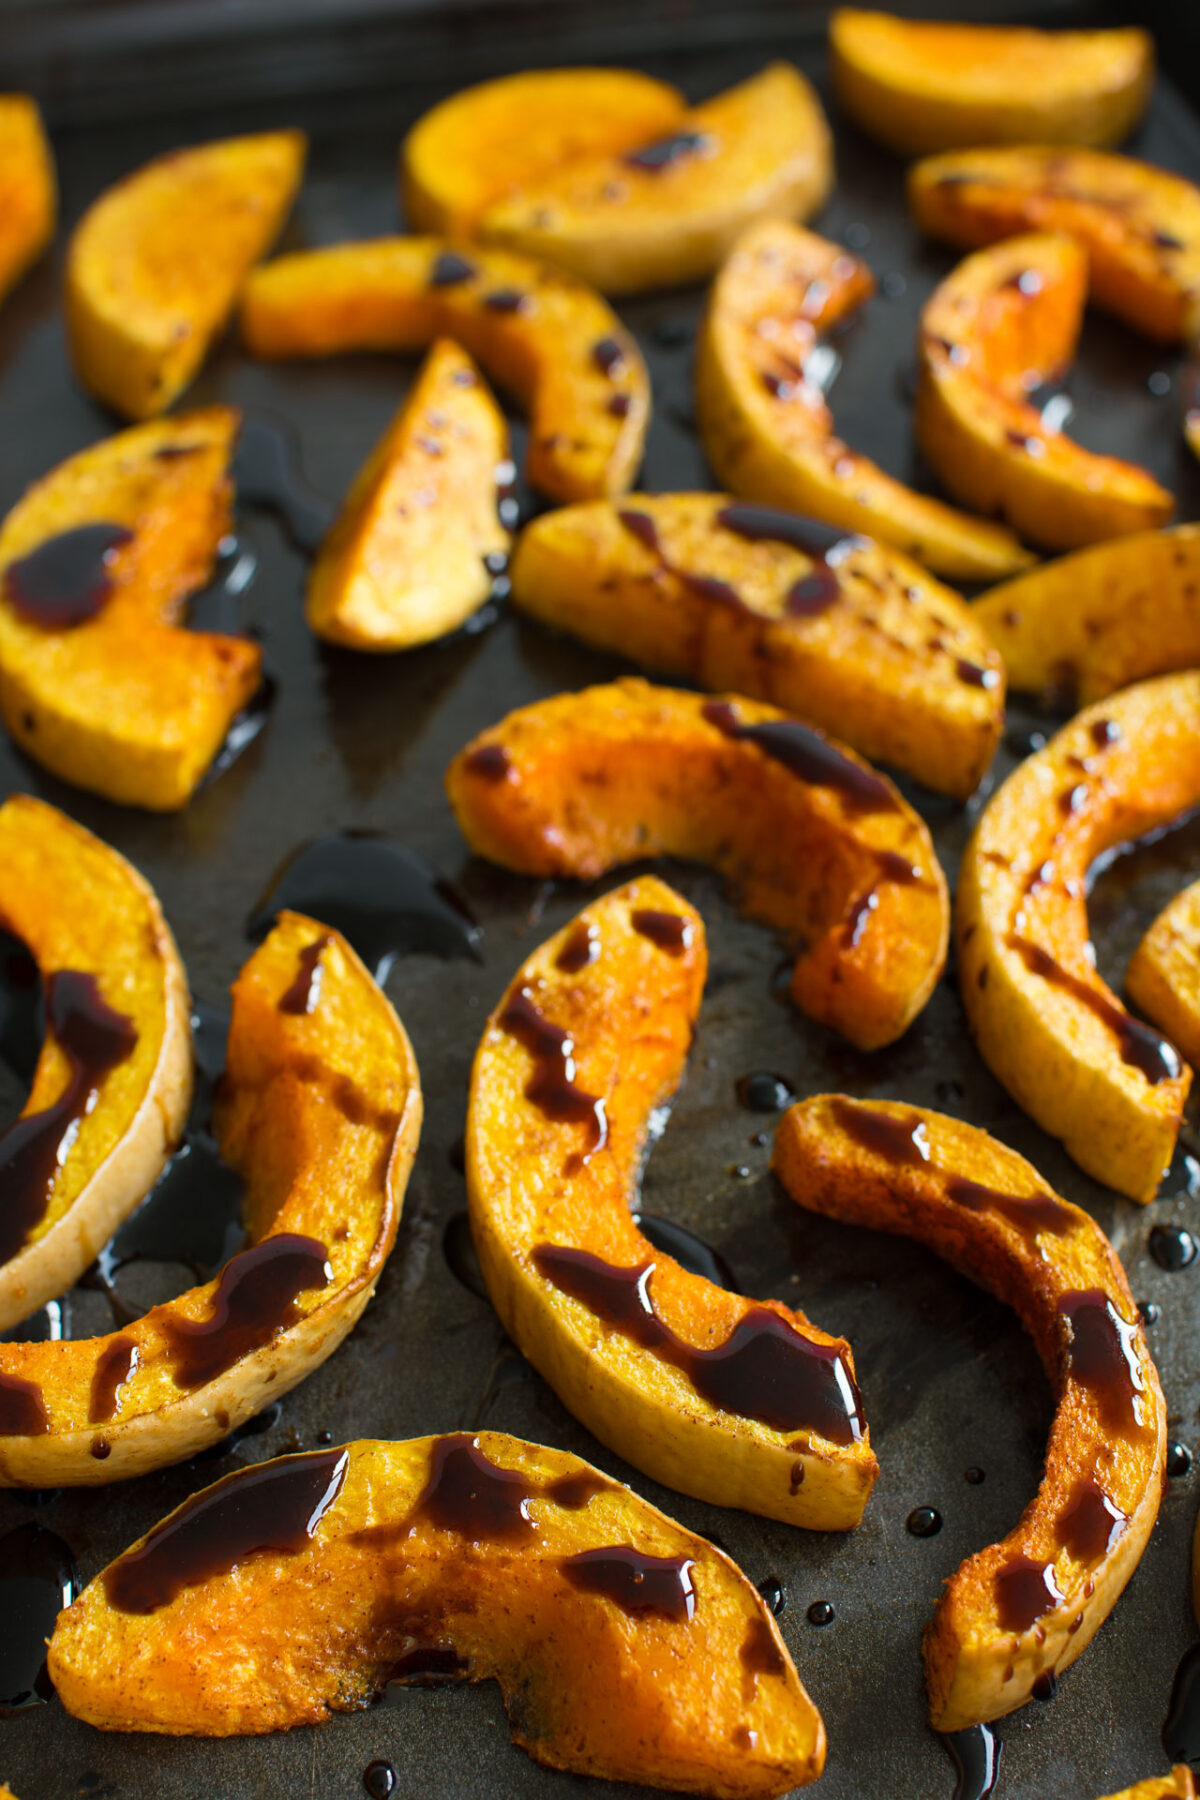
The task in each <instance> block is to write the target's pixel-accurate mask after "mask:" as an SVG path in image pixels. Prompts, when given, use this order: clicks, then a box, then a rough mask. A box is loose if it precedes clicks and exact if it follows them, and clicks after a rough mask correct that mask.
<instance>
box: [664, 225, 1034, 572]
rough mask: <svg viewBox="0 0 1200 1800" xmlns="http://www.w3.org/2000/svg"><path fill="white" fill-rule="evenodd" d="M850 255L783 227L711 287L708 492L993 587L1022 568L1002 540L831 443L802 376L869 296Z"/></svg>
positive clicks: (1008, 536) (705, 341)
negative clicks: (801, 517)
mask: <svg viewBox="0 0 1200 1800" xmlns="http://www.w3.org/2000/svg"><path fill="white" fill-rule="evenodd" d="M874 290H875V279H874V276H873V275H872V274H871V272H870V270H869V269H868V268H867V266H866V264H865V263H863V262H860V261H859V259H858V257H856V256H851V255H850V254H849V252H848V251H845V250H843V249H841V248H840V246H839V245H837V244H832V243H830V242H829V240H828V239H827V238H821V237H817V236H816V235H815V233H813V232H811V231H805V230H803V228H802V227H800V226H798V225H790V224H788V223H787V222H786V221H785V220H781V219H764V220H762V221H760V222H759V223H758V224H755V225H751V226H750V227H749V228H748V229H747V230H746V231H745V232H743V234H742V236H741V237H740V238H739V239H738V241H737V243H736V244H735V245H734V247H733V249H732V250H731V251H730V253H729V256H728V257H727V258H726V260H725V263H724V264H723V266H722V268H721V272H720V274H719V275H718V276H717V279H716V281H715V282H714V283H713V288H712V294H711V296H710V299H709V303H708V311H707V313H706V315H705V319H704V324H703V327H702V329H701V332H700V337H699V340H698V342H697V351H696V419H697V422H698V424H699V426H700V434H701V437H702V438H703V440H704V449H705V453H706V455H707V457H708V460H709V462H710V463H711V464H712V466H713V468H714V469H715V471H716V474H717V477H718V479H719V480H720V481H721V482H723V483H724V485H725V486H726V487H727V488H729V489H730V491H731V492H733V493H735V494H742V495H744V496H745V497H746V498H747V499H748V500H756V501H762V502H764V503H766V504H767V505H770V506H782V507H787V508H789V509H791V510H792V511H794V512H801V513H809V514H811V515H812V516H813V517H814V518H817V519H824V520H826V521H827V522H828V523H829V524H830V525H837V526H840V527H841V528H842V529H843V530H846V531H858V532H864V533H866V534H867V535H868V536H870V537H876V538H881V539H883V541H884V542H885V543H889V544H894V545H896V546H897V548H898V549H900V550H904V551H907V552H908V554H909V555H910V556H914V557H916V558H917V560H918V561H919V562H921V563H924V564H926V565H927V566H928V567H929V568H931V569H937V570H938V571H939V572H940V573H941V574H943V575H953V576H957V577H960V578H962V579H966V580H974V581H979V580H983V581H986V580H995V579H998V578H999V577H1000V576H1001V575H1008V574H1011V573H1012V572H1013V571H1014V570H1016V569H1021V568H1024V567H1025V565H1026V563H1028V562H1029V561H1030V560H1031V559H1030V556H1029V552H1028V551H1027V550H1024V549H1022V547H1021V545H1020V544H1019V543H1018V542H1017V540H1016V538H1015V537H1014V536H1013V534H1012V532H1011V531H1008V530H1007V529H1006V528H1005V527H1004V526H1003V525H997V524H995V523H993V521H991V520H990V519H978V518H971V517H970V516H969V515H968V514H966V513H961V512H958V511H957V510H956V509H955V508H954V507H952V506H947V505H946V504H945V502H944V501H941V500H935V499H933V498H932V497H931V496H930V495H928V494H918V493H917V492H916V491H915V490H914V489H913V488H910V487H905V485H904V483H903V482H901V481H896V480H895V479H894V478H893V477H892V476H891V475H888V474H885V472H884V471H883V470H882V469H880V468H879V467H878V466H877V465H876V464H875V463H873V462H872V461H871V460H870V458H869V457H866V456H860V455H859V454H858V453H857V452H856V451H854V450H851V449H850V448H849V447H848V446H847V445H846V444H844V443H843V442H842V440H841V439H840V438H838V437H836V436H835V435H834V430H833V419H832V416H831V415H830V411H829V408H828V406H827V405H826V404H825V400H824V397H823V395H822V393H821V391H820V389H819V388H818V387H817V386H816V385H815V384H814V383H813V382H811V381H809V380H808V379H806V377H805V373H804V369H805V363H806V359H807V357H808V355H809V352H810V351H811V350H812V348H813V346H814V345H815V344H816V342H817V338H818V336H819V335H820V334H821V333H822V332H825V331H827V330H829V328H830V327H831V326H832V325H834V324H836V323H837V322H838V320H840V319H842V318H844V317H845V316H846V314H847V313H848V312H850V311H852V310H854V309H855V308H856V307H858V306H860V305H861V304H862V302H863V301H864V300H866V299H868V298H869V297H870V295H871V294H872V293H873V292H874Z"/></svg>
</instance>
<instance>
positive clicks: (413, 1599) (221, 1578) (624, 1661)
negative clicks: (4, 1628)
mask: <svg viewBox="0 0 1200 1800" xmlns="http://www.w3.org/2000/svg"><path fill="white" fill-rule="evenodd" d="M49 1667H50V1672H51V1677H52V1679H53V1681H54V1685H55V1687H56V1688H57V1689H58V1692H59V1695H60V1697H61V1699H62V1701H63V1703H64V1705H65V1706H66V1707H67V1709H68V1710H69V1711H70V1712H72V1713H74V1714H75V1716H76V1717H77V1718H82V1719H85V1720H87V1721H88V1723H90V1724H92V1725H97V1726H99V1727H100V1728H101V1730H107V1731H158V1732H172V1733H177V1734H188V1735H201V1736H207V1737H229V1736H233V1735H244V1734H248V1733H251V1732H265V1731H279V1730H283V1729H286V1728H287V1727H289V1726H295V1725H317V1724H321V1723H323V1722H324V1721H325V1720H327V1719H328V1718H329V1715H330V1714H331V1713H333V1712H349V1711H355V1710H357V1709H359V1708H361V1707H364V1706H366V1705H368V1704H369V1703H370V1701H371V1700H372V1698H373V1697H374V1696H375V1695H376V1694H377V1693H378V1692H379V1691H380V1690H381V1689H382V1688H383V1687H384V1686H385V1685H386V1684H387V1683H388V1682H391V1681H398V1682H408V1681H413V1680H420V1679H421V1678H422V1676H425V1677H426V1678H428V1677H429V1676H433V1677H435V1678H436V1677H441V1678H443V1679H445V1678H447V1677H449V1678H453V1679H458V1680H464V1681H486V1680H489V1679H494V1680H496V1681H498V1682H499V1683H500V1689H501V1692H502V1694H503V1695H504V1700H505V1704H506V1706H507V1707H508V1710H509V1715H510V1719H511V1723H512V1733H513V1738H514V1741H515V1742H516V1743H518V1744H519V1745H520V1746H521V1748H522V1749H524V1750H526V1751H528V1753H529V1755H530V1756H532V1757H533V1758H534V1759H535V1761H537V1762H540V1763H544V1764H545V1765H547V1766H548V1767H549V1768H552V1769H565V1770H570V1771H572V1772H573V1773H575V1774H580V1775H598V1776H607V1777H608V1778H609V1779H611V1780H617V1781H635V1782H643V1783H647V1784H650V1785H652V1786H654V1787H656V1788H663V1787H665V1788H670V1789H673V1790H675V1791H678V1792H683V1793H702V1794H706V1795H714V1796H716V1797H717V1800H769V1797H770V1796H774V1795H782V1794H785V1793H787V1792H788V1791H790V1790H791V1789H792V1788H793V1787H795V1786H797V1785H803V1784H805V1783H807V1782H809V1781H813V1780H815V1778H816V1777H817V1776H818V1775H819V1774H820V1772H821V1768H822V1765H823V1763H824V1760H825V1733H824V1729H823V1727H822V1724H821V1718H820V1714H819V1713H818V1712H817V1709H816V1707H815V1706H814V1705H813V1703H812V1701H811V1700H810V1699H809V1697H808V1695H807V1694H806V1693H805V1691H804V1689H803V1687H802V1686H801V1685H800V1679H799V1677H798V1676H797V1674H796V1671H795V1668H794V1666H793V1664H792V1661H791V1658H790V1657H789V1656H788V1653H787V1650H786V1649H785V1647H784V1644H783V1640H782V1639H781V1638H780V1636H779V1631H778V1629H777V1627H776V1625H775V1622H774V1620H773V1619H772V1617H771V1615H770V1613H769V1612H768V1610H767V1608H766V1607H765V1606H764V1604H763V1602H762V1600H761V1598H760V1596H759V1595H758V1594H757V1593H756V1592H755V1590H754V1589H753V1588H752V1587H751V1585H750V1583H749V1582H748V1581H747V1580H746V1578H745V1576H744V1575H743V1574H742V1573H741V1571H740V1570H739V1569H737V1568H736V1567H735V1565H734V1564H733V1563H732V1562H730V1560H729V1558H728V1557H727V1556H725V1555H724V1554H723V1553H722V1552H721V1551H720V1550H717V1549H716V1548H714V1546H713V1545H712V1544H709V1543H706V1542H705V1540H704V1539H703V1538H701V1537H697V1536H696V1535H695V1533H693V1532H690V1531H685V1530H684V1529H683V1527H682V1526H680V1525H676V1524H675V1523H674V1522H673V1521H672V1520H671V1519H668V1518H667V1517H666V1515H665V1514H663V1513H661V1512H659V1511H658V1510H657V1509H656V1508H655V1507H653V1506H651V1505H649V1503H648V1502H647V1501H645V1500H642V1499H640V1498H639V1497H638V1495H636V1494H635V1493H633V1492H632V1491H631V1490H630V1489H629V1488H627V1487H622V1486H621V1485H620V1484H619V1483H618V1482H615V1481H613V1480H611V1479H610V1477H608V1476H607V1475H602V1474H601V1473H600V1472H599V1470H597V1469H593V1468H592V1467H590V1465H589V1464H587V1463H585V1462H581V1461H580V1459H579V1458H578V1457H576V1456H570V1455H568V1454H567V1453H566V1452H565V1451H562V1450H550V1449H546V1448H543V1447H542V1446H541V1445H539V1444H529V1443H523V1442H522V1441H521V1440H520V1439H518V1438H511V1437H505V1436H503V1435H501V1434H500V1433H498V1432H482V1433H480V1435H479V1436H478V1437H471V1436H469V1435H467V1434H466V1433H457V1434H454V1435H451V1436H447V1437H440V1438H438V1437H435V1438H413V1439H410V1440H409V1441H408V1442H407V1443H385V1442H380V1441H378V1440H375V1441H372V1440H369V1439H366V1440H360V1441H359V1442H357V1443H353V1444H349V1445H347V1446H346V1448H345V1449H342V1450H327V1451H321V1452H317V1453H315V1454H310V1455H308V1456H289V1457H278V1458H276V1459H275V1460H274V1461H273V1462H268V1463H260V1464H258V1465H257V1466H255V1467H254V1468H250V1469H244V1470H239V1471H238V1473H237V1474H235V1475H230V1476H226V1478H225V1480H224V1481H220V1482H218V1483H217V1484H216V1485H215V1486H213V1487H210V1488H206V1489H205V1490H204V1492H203V1493H201V1494H198V1495H195V1496H194V1497H193V1498H192V1499H191V1500H188V1501H186V1502H185V1503H184V1505H183V1506H182V1507H180V1508H179V1509H178V1510H177V1511H175V1512H174V1513H172V1514H170V1515H169V1516H168V1517H167V1518H166V1519H164V1520H163V1522H162V1523H161V1524H160V1525H158V1526H156V1527H155V1528H154V1530H153V1531H151V1532H150V1533H149V1534H148V1535H147V1536H146V1537H145V1538H143V1539H142V1540H141V1541H140V1542H139V1543H138V1544H135V1545H134V1546H133V1547H132V1548H131V1549H129V1550H127V1551H126V1552H125V1554H124V1555H123V1556H121V1557H118V1558H117V1560H116V1562H113V1563H110V1564H109V1566H108V1568H107V1569H105V1570H103V1571H102V1572H101V1574H99V1575H98V1576H97V1577H96V1579H95V1580H94V1581H93V1582H92V1583H91V1584H90V1585H89V1586H88V1587H87V1588H85V1589H84V1591H83V1593H82V1594H81V1595H80V1596H79V1598H78V1599H77V1600H76V1601H75V1602H74V1604H73V1605H72V1606H70V1607H68V1608H67V1609H66V1611H64V1612H62V1613H60V1615H59V1619H58V1623H57V1625H56V1626H55V1630H54V1636H53V1638H52V1640H51V1645H50V1656H49Z"/></svg>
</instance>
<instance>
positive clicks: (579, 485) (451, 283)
mask: <svg viewBox="0 0 1200 1800" xmlns="http://www.w3.org/2000/svg"><path fill="white" fill-rule="evenodd" d="M242 334H243V336H244V338H245V340H246V345H247V347H248V349H249V350H250V352H251V354H252V355H254V356H264V357H272V358H281V357H297V356H334V355H337V354H338V353H339V352H343V351H348V350H391V351H405V350H408V351H412V350H422V349H424V348H425V346H426V345H427V344H429V343H431V342H432V341H433V339H434V338H438V337H451V338H456V339H457V340H458V342H459V343H461V344H462V345H464V347H465V348H466V349H467V350H469V351H470V353H471V355H472V356H473V357H475V358H476V360H477V361H478V362H480V363H482V365H483V367H484V369H485V371H486V372H487V374H488V375H489V376H490V377H491V378H492V379H493V380H494V381H496V382H498V383H499V384H500V386H502V387H506V388H509V389H511V390H512V391H513V392H514V393H515V394H516V395H517V398H518V399H519V400H520V401H521V402H522V403H523V404H524V405H525V406H527V407H528V409H529V413H530V427H531V430H530V439H529V451H528V457H527V469H528V474H529V479H530V481H531V483H532V484H533V486H534V487H536V488H538V489H539V490H540V492H542V493H543V494H545V495H546V496H547V497H548V498H549V499H551V500H590V499H593V498H595V497H597V496H600V495H603V494H622V493H624V492H625V490H626V489H627V488H628V487H630V486H631V485H632V483H633V479H634V476H635V475H636V474H637V469H638V464H639V463H640V462H641V458H642V445H643V442H644V440H645V435H646V426H647V423H648V421H649V416H650V381H649V377H648V376H647V374H646V366H645V364H644V362H643V361H642V354H641V351H640V350H639V349H638V347H637V344H636V343H635V342H634V339H633V337H632V336H631V335H630V333H629V332H628V331H626V330H625V327H624V326H623V325H622V324H621V322H620V320H619V319H618V318H617V316H616V314H615V313H614V312H613V311H612V309H611V307H609V306H608V305H607V304H606V303H605V302H604V301H603V300H602V299H601V298H600V296H599V294H597V293H595V292H594V291H593V290H592V289H591V288H588V287H585V286H584V285H583V283H582V282H578V281H574V280H572V279H571V277H570V276H567V275H563V274H561V273H559V272H558V271H557V270H555V269H551V268H549V267H548V266H547V265H546V264H545V263H540V262H535V261H534V260H533V259H532V258H530V257H527V256H515V255H512V254H511V253H509V252H507V251H503V250H487V249H482V248H475V247H472V248H471V250H470V251H469V252H462V251H458V250H455V249H453V248H452V247H451V246H450V245H449V244H447V243H446V242H445V241H444V240H442V239H439V238H376V239H374V240H373V241H371V242H368V243H358V244H335V245H334V246H332V247H331V248H330V249H326V250H308V251H304V252H303V253H301V254H298V255H296V256H281V257H278V258H276V260H275V261H274V262H272V263H268V264H267V266H266V267H265V268H262V269H258V270H256V271H255V273H254V274H252V275H251V277H250V279H249V281H248V282H247V284H246V292H245V296H244V298H243V301H242Z"/></svg>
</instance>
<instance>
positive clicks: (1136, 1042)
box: [1008, 932, 1182, 1084]
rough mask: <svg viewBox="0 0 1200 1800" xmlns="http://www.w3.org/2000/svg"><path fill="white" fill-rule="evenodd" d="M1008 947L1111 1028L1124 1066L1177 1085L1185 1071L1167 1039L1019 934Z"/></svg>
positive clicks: (1013, 935) (1034, 972)
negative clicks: (1125, 1064)
mask: <svg viewBox="0 0 1200 1800" xmlns="http://www.w3.org/2000/svg"><path fill="white" fill-rule="evenodd" d="M1008 945H1009V948H1010V949H1011V950H1015V951H1016V952H1017V954H1018V955H1019V956H1020V958H1021V961H1022V962H1023V963H1024V964H1025V967H1026V968H1027V969H1028V970H1029V972H1030V974H1031V975H1037V976H1039V977H1040V978H1041V979H1042V980H1043V981H1047V982H1049V983H1050V984H1051V985H1052V986H1053V987H1058V988H1062V989H1063V991H1064V992H1065V993H1068V994H1071V995H1072V996H1073V997H1074V998H1075V999H1076V1000H1079V1001H1081V1002H1082V1003H1083V1005H1084V1006H1087V1007H1089V1008H1090V1009H1091V1011H1092V1012H1094V1013H1095V1015H1096V1017H1097V1018H1098V1019H1100V1020H1102V1021H1103V1023H1104V1024H1105V1025H1107V1026H1108V1028H1109V1030H1110V1031H1111V1032H1112V1034H1113V1036H1114V1037H1115V1038H1116V1040H1117V1049H1118V1050H1119V1051H1120V1054H1121V1061H1122V1062H1126V1063H1128V1064H1129V1065H1130V1067H1131V1068H1134V1069H1138V1070H1140V1072H1141V1073H1142V1074H1143V1075H1144V1076H1145V1077H1146V1080H1147V1081H1149V1082H1151V1083H1155V1084H1157V1083H1158V1082H1160V1081H1174V1080H1175V1079H1176V1078H1177V1076H1178V1075H1179V1072H1180V1069H1181V1067H1182V1064H1181V1063H1180V1060H1179V1053H1178V1051H1177V1050H1176V1049H1175V1047H1174V1045H1173V1044H1169V1043H1168V1042H1167V1040H1166V1038H1163V1037H1159V1035H1158V1033H1157V1032H1156V1031H1151V1029H1150V1027H1149V1026H1148V1025H1143V1024H1142V1022H1141V1020H1140V1019H1135V1018H1132V1017H1131V1015H1130V1014H1129V1013H1127V1012H1126V1011H1125V1008H1124V1007H1123V1006H1121V1005H1120V1004H1119V1002H1118V1001H1116V1000H1113V999H1111V998H1110V997H1109V995H1107V994H1105V993H1104V992H1102V991H1101V989H1100V988H1098V987H1096V986H1095V985H1094V983H1092V982H1090V981H1086V980H1085V979H1084V978H1083V977H1082V976H1081V975H1073V974H1072V973H1071V971H1070V970H1069V969H1064V968H1063V966H1062V964H1061V963H1060V962H1057V961H1056V960H1055V958H1054V957H1053V956H1051V954H1050V952H1049V951H1048V950H1043V949H1042V947H1041V945H1040V944H1035V943H1032V942H1031V941H1030V940H1029V939H1028V938H1023V937H1021V936H1019V935H1018V934H1017V933H1016V932H1010V933H1009V937H1008Z"/></svg>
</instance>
